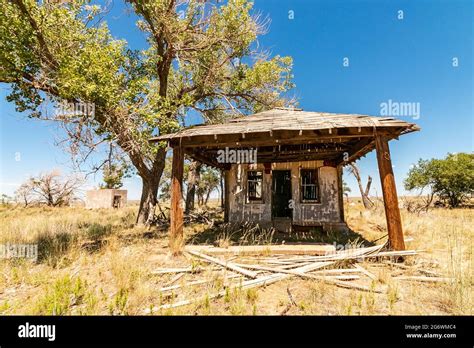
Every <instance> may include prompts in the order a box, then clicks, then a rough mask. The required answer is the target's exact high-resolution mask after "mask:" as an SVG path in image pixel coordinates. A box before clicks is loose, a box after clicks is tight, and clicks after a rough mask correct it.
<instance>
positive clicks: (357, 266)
mask: <svg viewBox="0 0 474 348" xmlns="http://www.w3.org/2000/svg"><path fill="white" fill-rule="evenodd" d="M354 267H355V268H356V269H357V270H358V271H360V272H362V273H364V274H365V275H366V276H367V277H369V278H370V279H372V280H377V279H378V277H377V276H376V275H375V274H373V273H370V272H369V271H367V270H366V269H365V268H364V267H362V266H361V265H358V264H357V263H356V264H354Z"/></svg>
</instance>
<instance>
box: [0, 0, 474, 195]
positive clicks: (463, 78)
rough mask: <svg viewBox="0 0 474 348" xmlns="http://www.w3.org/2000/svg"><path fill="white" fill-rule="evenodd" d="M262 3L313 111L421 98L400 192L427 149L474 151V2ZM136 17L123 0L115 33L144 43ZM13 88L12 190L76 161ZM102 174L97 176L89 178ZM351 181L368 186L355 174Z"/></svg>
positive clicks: (372, 165) (400, 166) (8, 183)
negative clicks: (17, 103) (16, 101)
mask: <svg viewBox="0 0 474 348" xmlns="http://www.w3.org/2000/svg"><path fill="white" fill-rule="evenodd" d="M254 8H255V10H256V11H258V12H260V13H262V14H263V15H268V16H269V18H270V19H271V24H270V27H269V32H268V33H267V34H266V35H265V36H262V37H260V38H259V43H260V46H261V47H262V48H265V49H266V50H268V51H269V52H270V53H271V54H272V55H276V54H279V55H289V56H292V57H293V59H294V70H293V74H294V82H295V83H296V88H295V89H294V90H293V91H292V94H294V95H295V96H296V97H297V98H298V100H299V105H300V107H302V108H303V109H304V110H308V111H326V112H335V113H338V112H341V113H359V114H369V115H379V114H380V113H381V106H380V104H381V103H383V102H388V100H392V101H393V102H410V103H419V104H418V105H419V106H420V111H421V112H420V117H419V118H418V119H416V120H413V118H412V117H410V116H400V117H399V118H401V119H405V120H409V121H413V122H416V123H417V124H419V125H420V126H421V128H422V130H421V132H418V133H412V134H409V135H405V136H402V137H400V140H399V141H392V142H391V143H390V146H391V151H392V161H393V165H394V172H395V177H396V180H397V188H398V190H399V192H400V193H402V194H403V193H404V190H403V184H402V182H403V179H404V178H405V176H406V173H407V172H408V170H409V167H410V165H411V164H413V163H415V162H416V161H417V160H418V159H419V158H432V157H444V156H445V155H446V154H447V153H448V152H470V151H472V150H473V110H474V108H473V100H474V93H473V90H474V89H473V61H474V60H473V42H472V40H473V23H474V18H473V4H472V1H470V0H464V1H459V0H449V1H448V0H444V1H440V0H438V1H436V0H431V1H421V0H409V1H398V0H391V1H383V0H372V1H358V0H346V1H342V0H324V1H314V0H313V1H311V0H256V1H255V6H254ZM400 11H403V13H401V12H400ZM402 16H403V18H402V19H401V18H400V17H402ZM135 19H136V18H135V17H134V16H133V15H132V14H130V11H127V10H126V7H125V6H124V5H123V3H122V2H121V1H115V2H114V6H113V9H112V11H111V12H110V14H109V15H108V16H107V21H108V24H109V27H110V28H111V31H112V34H113V35H114V36H115V37H117V38H123V39H126V40H127V41H128V42H129V45H130V46H131V47H132V48H137V49H140V48H144V47H146V43H145V40H144V36H143V34H142V33H140V32H139V31H138V29H137V28H136V26H135ZM346 58H347V59H348V62H349V65H348V66H344V64H343V63H344V60H345V59H346ZM347 59H346V62H347ZM455 62H457V66H454V65H456V64H454V63H455ZM346 65H347V64H346ZM8 93H9V90H8V86H7V85H1V96H0V111H1V118H0V126H1V133H0V134H1V141H0V152H1V177H0V193H6V194H10V195H11V194H13V192H14V190H15V189H16V188H17V187H18V185H19V184H20V183H21V182H22V181H23V180H25V179H26V178H27V177H28V176H29V175H34V174H38V173H39V172H41V171H48V170H51V169H52V168H60V169H62V171H63V173H67V172H69V171H70V166H69V164H68V162H69V157H68V155H67V154H64V153H63V152H62V150H61V149H60V148H58V147H56V146H55V145H54V142H55V141H54V140H55V138H56V137H57V130H56V129H55V127H54V126H52V125H50V124H48V123H45V122H42V121H37V120H30V119H27V118H26V116H25V115H21V114H19V113H17V112H15V110H14V106H13V105H12V104H9V103H7V102H6V100H5V97H6V95H7V94H8ZM190 121H191V122H193V121H194V119H193V120H190ZM358 164H359V167H360V169H361V172H362V175H363V177H364V180H365V179H366V176H367V175H371V176H372V177H373V178H374V184H373V190H372V194H378V195H379V196H381V191H380V185H379V177H378V172H377V162H376V159H375V153H374V152H372V153H370V154H369V155H367V156H366V157H365V158H363V159H361V160H360V161H359V162H358ZM100 180H101V178H100V175H97V176H96V178H95V179H94V178H91V179H90V180H89V183H88V185H89V186H94V185H98V184H99V183H100ZM345 180H346V181H347V182H348V184H349V186H350V187H351V188H352V194H354V195H355V194H358V190H357V188H356V184H355V180H354V179H353V178H352V177H351V176H350V175H345ZM140 185H141V183H140V179H138V178H136V177H134V178H130V179H127V180H126V184H125V188H127V189H128V190H129V198H130V199H138V197H139V194H140V187H141V186H140Z"/></svg>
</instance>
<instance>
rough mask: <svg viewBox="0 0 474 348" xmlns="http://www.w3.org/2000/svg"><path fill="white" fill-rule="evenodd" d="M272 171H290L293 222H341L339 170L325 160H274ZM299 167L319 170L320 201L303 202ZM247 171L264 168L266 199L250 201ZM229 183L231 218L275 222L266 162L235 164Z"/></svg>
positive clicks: (264, 193) (317, 223) (234, 219)
mask: <svg viewBox="0 0 474 348" xmlns="http://www.w3.org/2000/svg"><path fill="white" fill-rule="evenodd" d="M271 167H272V170H291V177H292V179H291V189H292V197H293V202H294V208H293V224H295V225H307V226H311V225H319V224H322V223H340V222H342V218H343V217H342V216H341V214H340V208H339V207H340V206H339V203H340V202H339V200H340V195H339V192H338V170H337V168H335V167H329V166H323V161H307V162H291V163H272V165H271ZM300 169H318V172H319V175H318V176H319V189H320V202H319V203H302V202H301V200H300V177H299V175H300ZM248 170H262V171H263V173H264V174H263V191H262V195H263V201H262V202H261V203H260V202H250V203H248V202H247V192H246V187H247V185H246V178H247V171H248ZM228 181H229V182H228V185H229V221H230V222H239V221H254V222H258V223H260V224H262V225H266V224H268V225H270V224H271V223H272V213H271V198H272V191H271V189H272V187H271V185H272V175H271V174H266V173H265V170H264V166H263V164H233V165H232V167H231V169H230V171H229V174H228Z"/></svg>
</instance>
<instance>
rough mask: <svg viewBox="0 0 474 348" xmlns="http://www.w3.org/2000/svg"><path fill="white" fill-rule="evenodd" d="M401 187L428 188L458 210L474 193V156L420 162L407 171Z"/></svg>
mask: <svg viewBox="0 0 474 348" xmlns="http://www.w3.org/2000/svg"><path fill="white" fill-rule="evenodd" d="M404 184H405V189H406V190H414V189H420V190H423V189H429V190H431V192H432V193H434V194H436V195H438V196H439V197H440V198H441V199H442V200H444V201H446V202H447V203H448V204H449V206H450V207H458V206H459V205H460V204H462V203H463V201H464V200H465V199H466V198H467V197H468V195H471V194H472V193H473V192H474V154H468V153H459V154H448V155H447V156H446V158H444V159H431V160H422V159H420V160H419V161H418V163H417V164H416V165H415V166H413V167H412V168H411V169H410V171H409V172H408V177H407V178H406V179H405V182H404Z"/></svg>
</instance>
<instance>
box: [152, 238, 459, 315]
mask: <svg viewBox="0 0 474 348" xmlns="http://www.w3.org/2000/svg"><path fill="white" fill-rule="evenodd" d="M384 247H385V245H376V246H372V247H366V248H355V249H348V250H343V251H338V252H331V253H328V254H326V255H298V254H295V255H287V254H276V255H273V254H268V253H263V254H262V253H261V254H260V255H257V254H253V255H248V254H245V255H242V256H239V255H235V250H233V251H231V252H229V256H230V257H228V258H227V259H226V258H224V257H222V255H220V256H217V255H216V256H210V255H208V254H207V253H206V252H205V251H206V249H205V248H201V249H200V251H196V248H189V249H186V255H187V257H188V258H189V259H190V260H191V261H192V266H189V267H183V268H167V269H159V270H156V271H155V272H153V274H154V275H165V274H175V276H174V277H173V278H172V279H171V280H170V281H169V282H168V283H167V284H166V285H165V286H163V287H161V289H160V292H161V294H162V295H163V296H162V298H164V299H165V301H164V302H167V300H166V299H169V301H168V302H167V303H163V304H161V305H159V306H156V307H154V308H149V309H147V310H145V312H146V313H150V312H156V311H159V310H162V309H168V308H175V307H180V306H184V305H188V304H191V303H194V302H199V301H203V300H204V299H207V300H209V299H213V298H217V297H221V296H223V295H225V294H226V292H228V291H229V290H231V289H234V288H240V289H250V288H255V287H260V286H266V285H270V284H272V283H275V282H278V281H281V280H284V279H288V278H290V277H300V278H303V279H312V280H315V281H322V282H325V283H328V284H332V285H334V286H337V287H341V288H346V289H355V290H358V291H369V292H375V293H384V292H386V289H385V287H384V285H383V284H380V282H377V276H376V275H374V274H373V273H372V272H370V271H369V270H367V269H366V268H364V267H363V266H361V265H360V262H362V261H366V262H370V264H371V265H374V266H375V265H385V266H387V265H399V266H400V267H404V268H409V267H408V266H404V265H403V264H401V263H394V262H393V261H394V260H397V259H398V260H399V259H401V258H405V257H407V256H412V255H416V254H417V251H415V250H405V251H386V250H384ZM209 250H212V247H211V248H209ZM196 261H198V262H196ZM206 272H207V277H203V278H202V279H193V280H192V281H190V282H187V283H181V284H176V283H177V281H178V280H180V279H181V280H182V277H183V276H184V275H185V274H192V275H194V276H195V275H199V274H204V273H206ZM209 272H210V273H211V274H215V275H217V274H220V275H224V277H223V283H222V284H221V286H220V288H219V289H218V290H216V291H214V292H212V293H209V292H208V293H205V294H203V295H202V296H196V297H193V298H188V299H186V298H183V297H182V296H179V291H180V290H183V289H190V288H193V287H197V286H203V285H206V284H210V283H212V282H213V281H215V278H213V277H209ZM424 274H425V275H424V276H413V275H406V276H400V277H397V278H395V279H399V280H409V281H422V282H442V281H443V282H445V281H450V279H448V278H442V277H437V276H436V274H434V273H433V272H431V273H430V274H428V273H424ZM426 274H428V276H426ZM364 279H365V280H367V281H369V283H368V284H370V286H368V285H367V282H366V284H362V283H361V282H358V280H364ZM177 292H178V295H176V293H177Z"/></svg>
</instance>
